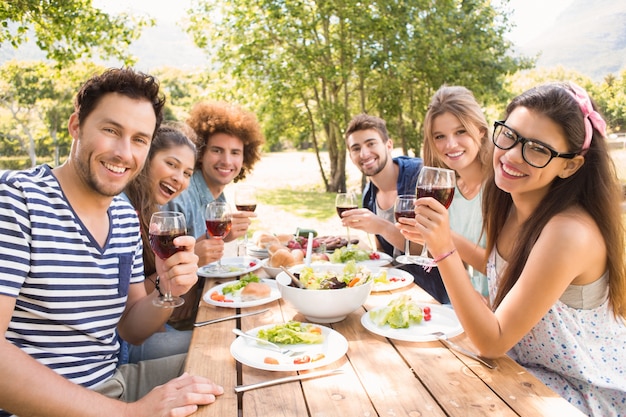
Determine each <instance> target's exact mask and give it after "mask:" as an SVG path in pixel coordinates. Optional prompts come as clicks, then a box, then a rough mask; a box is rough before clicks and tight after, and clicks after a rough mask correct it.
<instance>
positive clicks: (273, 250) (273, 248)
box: [267, 243, 285, 257]
mask: <svg viewBox="0 0 626 417" xmlns="http://www.w3.org/2000/svg"><path fill="white" fill-rule="evenodd" d="M281 249H285V247H284V246H283V245H281V244H280V243H272V244H271V245H269V246H268V247H267V253H268V254H269V256H270V257H272V256H274V254H275V253H276V252H278V251H279V250H281Z"/></svg>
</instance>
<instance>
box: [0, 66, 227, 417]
mask: <svg viewBox="0 0 626 417" xmlns="http://www.w3.org/2000/svg"><path fill="white" fill-rule="evenodd" d="M163 104H164V99H163V98H162V97H161V96H160V92H159V85H158V82H157V81H156V80H155V79H154V78H153V77H151V76H148V75H145V74H142V73H139V72H135V71H133V70H132V69H110V70H108V71H105V72H104V73H103V74H101V75H98V76H94V77H92V78H91V79H90V80H88V81H87V82H86V83H85V84H84V85H83V87H82V88H81V90H80V91H79V93H78V95H77V96H76V99H75V103H74V113H73V114H72V115H71V117H70V119H69V123H68V130H69V133H70V135H71V136H72V138H73V142H72V149H71V152H70V156H69V158H68V160H67V161H66V162H65V163H64V164H63V165H61V166H59V167H57V168H54V169H53V168H51V167H49V166H47V165H42V166H38V167H35V168H32V169H29V170H24V171H13V172H0V235H1V236H2V239H1V240H0V256H1V257H2V259H3V261H2V263H0V330H1V332H2V334H3V335H4V337H2V338H0V375H2V378H0V416H5V415H11V414H16V415H21V416H22V415H46V416H64V417H68V416H144V415H145V416H155V415H165V414H169V413H178V414H177V415H189V414H191V413H192V412H193V411H195V409H196V408H197V405H198V404H209V403H212V402H213V401H215V396H216V395H220V394H222V393H223V388H222V387H220V386H217V385H215V384H214V383H212V382H211V381H210V380H208V379H206V378H202V377H193V376H189V375H186V374H185V375H182V376H179V375H180V374H181V373H182V367H183V362H184V355H180V356H177V357H170V358H164V359H158V360H155V361H146V362H144V363H140V364H138V365H124V366H121V367H117V355H118V353H119V347H120V346H119V337H122V338H123V339H125V340H128V341H129V342H131V343H141V342H142V341H143V340H145V339H146V338H147V337H148V336H150V335H151V334H152V333H153V332H155V331H156V330H158V329H159V328H160V327H161V326H162V325H163V323H165V322H166V321H167V319H168V318H169V316H170V314H171V311H172V309H165V308H159V307H156V306H154V305H153V304H152V299H154V298H155V297H157V296H158V295H159V294H158V292H157V291H156V290H155V291H154V292H153V293H152V294H146V291H145V287H144V285H143V261H142V255H141V254H142V243H141V238H140V234H139V223H138V220H137V216H136V213H135V211H134V209H133V208H132V206H130V204H128V203H127V202H125V201H124V200H123V199H121V198H120V197H118V194H119V193H120V192H121V191H122V190H123V189H124V188H125V186H126V184H127V183H128V182H129V181H130V180H131V179H132V178H133V177H134V176H135V175H136V174H137V173H139V171H140V170H141V168H142V166H143V164H144V161H145V159H146V157H147V154H148V150H149V148H150V144H151V141H152V137H153V134H154V132H155V130H156V128H157V127H158V126H159V124H160V123H161V120H162V108H163ZM175 243H176V245H177V246H179V247H181V248H183V250H181V251H179V252H177V253H176V254H175V255H173V256H171V257H170V258H169V259H167V260H165V261H161V260H157V271H158V273H159V276H160V277H161V280H169V282H170V283H171V288H172V293H173V294H174V295H180V294H184V293H185V292H187V291H188V290H189V288H191V286H192V285H193V284H194V283H195V282H196V280H197V276H196V269H197V261H198V257H197V256H196V255H195V254H194V250H193V249H194V244H195V239H194V238H193V237H191V236H182V237H178V238H177V239H176V240H175ZM156 386H158V388H156V389H154V388H155V387H156ZM103 394H104V395H103ZM120 400H121V401H120Z"/></svg>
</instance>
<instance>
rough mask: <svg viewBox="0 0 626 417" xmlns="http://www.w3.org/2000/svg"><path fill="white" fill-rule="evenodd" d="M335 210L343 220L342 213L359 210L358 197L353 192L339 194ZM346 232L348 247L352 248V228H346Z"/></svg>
mask: <svg viewBox="0 0 626 417" xmlns="http://www.w3.org/2000/svg"><path fill="white" fill-rule="evenodd" d="M335 208H336V209H337V214H338V215H339V218H340V219H342V218H343V217H342V216H341V213H343V212H344V211H348V210H354V209H356V208H358V205H357V202H356V195H355V194H354V193H353V192H347V193H338V194H337V197H335ZM346 231H347V234H348V247H350V227H349V226H346Z"/></svg>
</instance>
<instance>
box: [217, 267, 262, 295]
mask: <svg viewBox="0 0 626 417" xmlns="http://www.w3.org/2000/svg"><path fill="white" fill-rule="evenodd" d="M260 281H261V279H260V278H259V277H258V276H257V275H255V274H252V273H250V274H246V275H244V276H242V277H241V278H240V279H239V280H238V281H236V282H233V283H232V284H229V285H225V286H224V288H222V294H224V295H226V294H232V295H234V296H236V295H238V294H239V293H240V292H241V290H243V287H245V286H246V285H248V283H250V282H260ZM250 288H252V287H250Z"/></svg>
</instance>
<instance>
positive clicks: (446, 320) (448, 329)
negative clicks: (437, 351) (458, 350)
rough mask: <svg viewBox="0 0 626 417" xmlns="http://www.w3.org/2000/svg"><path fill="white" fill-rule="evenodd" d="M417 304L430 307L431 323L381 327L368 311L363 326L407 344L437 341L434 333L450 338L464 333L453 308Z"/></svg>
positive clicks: (363, 317) (362, 318) (363, 318)
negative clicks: (396, 327)
mask: <svg viewBox="0 0 626 417" xmlns="http://www.w3.org/2000/svg"><path fill="white" fill-rule="evenodd" d="M417 304H418V305H419V306H420V307H424V306H426V305H428V306H429V307H430V311H431V313H430V314H431V317H432V318H431V319H430V320H429V321H423V320H422V322H421V323H420V324H413V325H411V326H409V327H408V328H406V329H393V328H391V326H389V325H388V324H385V325H384V326H379V325H377V324H376V323H374V322H373V321H372V320H371V319H370V313H369V311H368V312H367V313H365V314H363V315H362V316H361V324H362V325H363V327H365V328H366V329H367V330H369V331H370V332H372V333H375V334H377V335H380V336H383V337H388V338H389V339H395V340H404V341H407V342H431V341H433V340H437V337H436V336H433V335H432V332H442V333H443V334H444V335H445V336H446V337H448V338H450V337H454V336H457V335H460V334H461V333H463V327H461V323H459V320H458V319H457V317H456V314H455V313H454V310H452V309H451V308H449V307H444V306H440V305H436V304H425V303H417ZM380 308H384V307H380ZM376 310H378V309H376ZM376 310H373V311H376Z"/></svg>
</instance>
